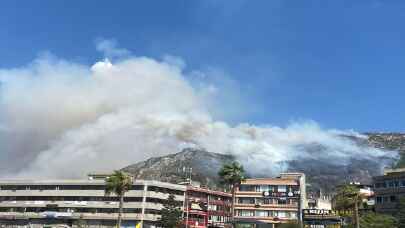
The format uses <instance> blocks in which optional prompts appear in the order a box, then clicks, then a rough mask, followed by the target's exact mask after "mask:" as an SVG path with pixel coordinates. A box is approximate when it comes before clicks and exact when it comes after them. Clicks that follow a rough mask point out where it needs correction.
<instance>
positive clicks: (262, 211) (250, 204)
mask: <svg viewBox="0 0 405 228" xmlns="http://www.w3.org/2000/svg"><path fill="white" fill-rule="evenodd" d="M235 195H236V200H235V201H236V202H235V222H236V223H239V224H245V225H246V226H248V225H249V224H255V225H256V226H257V225H258V224H265V225H266V226H268V225H269V224H271V226H272V227H276V224H279V223H287V222H292V221H297V220H302V215H301V211H302V209H304V208H306V205H307V202H306V190H305V175H304V174H302V173H282V174H280V176H279V177H278V178H258V179H246V180H245V181H244V182H243V183H242V184H241V185H240V186H239V188H238V189H237V191H236V193H235ZM259 226H260V225H259Z"/></svg>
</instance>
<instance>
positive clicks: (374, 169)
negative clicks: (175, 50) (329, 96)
mask: <svg viewBox="0 0 405 228" xmlns="http://www.w3.org/2000/svg"><path fill="white" fill-rule="evenodd" d="M367 136H368V139H367V140H366V139H363V138H353V140H356V141H357V143H364V144H368V145H371V146H373V147H376V148H380V149H384V150H395V151H399V152H400V154H401V155H402V156H401V159H400V161H399V162H398V165H400V166H403V165H405V162H404V163H403V164H402V163H401V162H402V161H405V159H404V158H405V134H396V133H367ZM350 137H352V136H350ZM309 149H311V150H322V148H321V147H316V146H315V147H313V148H309ZM318 152H320V151H318ZM234 160H235V158H234V157H233V156H230V155H223V154H217V153H212V152H207V151H205V150H201V149H190V148H189V149H184V150H183V151H181V152H179V153H176V154H171V155H167V156H163V157H155V158H150V159H148V160H146V161H143V162H139V163H136V164H133V165H130V166H128V167H125V168H123V170H124V171H127V172H129V173H132V174H133V175H134V176H135V178H139V179H154V180H161V181H167V182H172V183H179V182H183V181H185V180H186V178H187V175H188V174H189V172H187V171H186V170H184V169H183V167H186V168H192V172H191V173H192V179H193V180H195V181H199V182H201V183H202V184H203V185H207V186H210V187H213V188H216V187H219V186H220V184H219V179H218V176H217V173H218V171H219V169H220V167H221V166H222V165H223V164H225V163H229V162H231V161H234ZM288 167H289V168H288V169H289V170H288V171H298V172H304V173H305V174H306V175H307V182H308V183H309V184H310V188H312V189H313V190H318V189H322V190H323V191H326V192H329V191H331V190H333V188H334V186H336V185H337V184H340V183H343V182H347V181H359V182H362V183H370V182H371V177H372V176H375V175H379V174H380V172H381V170H380V169H379V161H364V160H361V159H356V158H353V159H352V160H351V161H350V163H349V164H347V165H331V164H323V163H320V162H317V161H316V160H315V159H314V160H311V159H306V160H299V161H298V160H297V161H290V162H289V163H288ZM264 176H265V175H264Z"/></svg>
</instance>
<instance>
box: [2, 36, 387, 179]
mask: <svg viewBox="0 0 405 228" xmlns="http://www.w3.org/2000/svg"><path fill="white" fill-rule="evenodd" d="M114 48H115V44H112V43H108V42H104V43H100V44H99V45H98V49H99V50H101V51H105V52H108V53H107V54H108V55H110V56H115V55H121V54H120V53H124V54H125V55H128V52H127V51H125V50H124V49H118V50H114ZM183 68H184V62H182V61H180V60H179V59H175V58H171V57H170V58H165V60H162V61H159V60H155V59H152V58H146V57H125V58H121V59H119V60H116V61H113V63H111V62H110V61H109V60H104V61H100V62H97V63H95V64H94V65H92V66H87V65H82V64H78V63H74V62H70V61H65V60H61V59H58V58H54V57H50V56H42V57H39V58H38V59H37V60H35V61H34V62H33V63H31V64H29V65H28V66H24V67H20V68H15V69H1V70H0V83H1V84H0V85H1V87H0V167H1V168H0V173H2V176H3V177H14V176H20V177H42V178H50V177H83V176H84V175H85V174H87V173H88V172H92V171H110V170H112V169H117V168H121V167H124V166H126V165H129V164H132V163H134V162H137V161H141V160H143V159H146V158H149V157H151V156H158V155H165V154H169V153H174V152H178V151H180V150H181V149H182V148H185V147H200V148H205V149H207V150H208V151H212V152H218V153H224V154H233V155H235V156H236V157H238V159H239V160H240V161H241V162H242V163H243V164H244V165H245V166H246V167H247V169H248V170H249V171H250V172H252V173H264V172H265V173H277V172H279V171H282V170H284V169H286V168H288V167H287V166H288V161H290V160H297V159H306V158H315V159H317V160H319V161H321V162H332V163H342V164H345V163H347V162H349V161H350V159H352V158H353V157H356V158H359V157H361V158H363V159H376V158H379V157H387V156H388V157H389V156H392V153H391V154H390V153H385V152H383V151H381V150H377V149H372V148H369V147H367V146H364V145H360V144H357V143H355V142H354V141H353V140H349V139H348V138H346V137H341V134H342V132H338V131H333V130H324V129H321V128H320V127H319V126H318V125H317V124H316V123H315V122H301V123H292V124H291V125H290V126H288V127H286V128H279V127H275V126H254V125H249V124H238V125H236V126H231V125H230V124H228V123H227V122H225V121H220V120H217V119H216V118H215V117H214V116H215V115H213V114H212V113H215V112H218V113H220V112H221V111H220V110H221V109H222V108H223V107H226V106H221V105H220V102H218V100H216V96H219V95H218V93H219V90H218V89H217V88H218V87H216V86H217V85H211V84H209V83H208V84H207V83H204V82H203V81H201V82H202V83H200V84H199V85H200V86H196V83H194V82H192V81H193V80H191V79H189V78H188V77H187V76H185V74H184V72H183ZM201 85H204V86H201ZM213 104H215V105H213ZM343 133H344V134H355V133H352V132H349V133H348V132H343ZM311 145H312V146H313V145H319V146H322V148H323V150H322V153H316V152H314V151H312V150H310V149H308V148H307V146H311Z"/></svg>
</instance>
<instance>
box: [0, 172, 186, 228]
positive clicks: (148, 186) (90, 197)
mask: <svg viewBox="0 0 405 228" xmlns="http://www.w3.org/2000/svg"><path fill="white" fill-rule="evenodd" d="M104 189H105V184H104V180H102V179H89V180H57V181H21V180H20V181H18V180H17V181H0V227H10V226H11V225H12V226H19V227H23V226H25V227H27V226H28V227H56V226H58V227H67V226H69V227H71V226H73V227H74V226H78V225H79V224H81V225H83V224H85V225H86V226H87V227H114V226H115V223H116V219H117V215H118V214H117V213H118V198H117V197H116V196H114V195H111V196H105V194H104ZM185 191H186V186H182V185H176V184H169V183H163V182H158V181H146V180H136V181H135V182H134V184H133V185H132V188H131V190H130V191H129V192H127V193H126V194H125V198H124V201H125V203H124V211H123V212H124V213H123V226H126V227H135V225H136V224H138V223H139V222H142V223H141V224H142V225H143V227H153V226H155V225H156V222H157V220H158V219H159V214H160V210H161V209H162V207H163V202H164V201H165V200H166V199H167V198H168V196H169V195H170V194H173V195H174V196H175V199H176V200H177V201H179V204H181V205H182V204H183V202H184V197H185Z"/></svg>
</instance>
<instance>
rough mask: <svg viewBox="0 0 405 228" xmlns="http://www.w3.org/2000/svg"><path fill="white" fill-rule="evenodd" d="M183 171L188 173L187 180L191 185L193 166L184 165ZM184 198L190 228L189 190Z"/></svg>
mask: <svg viewBox="0 0 405 228" xmlns="http://www.w3.org/2000/svg"><path fill="white" fill-rule="evenodd" d="M183 172H184V173H186V175H185V176H186V182H187V185H190V186H191V183H192V182H191V174H192V172H193V168H191V167H185V166H184V167H183ZM184 200H185V201H186V208H185V209H186V228H188V221H189V220H188V218H189V214H190V213H189V199H188V196H187V190H186V194H185V197H184Z"/></svg>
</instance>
